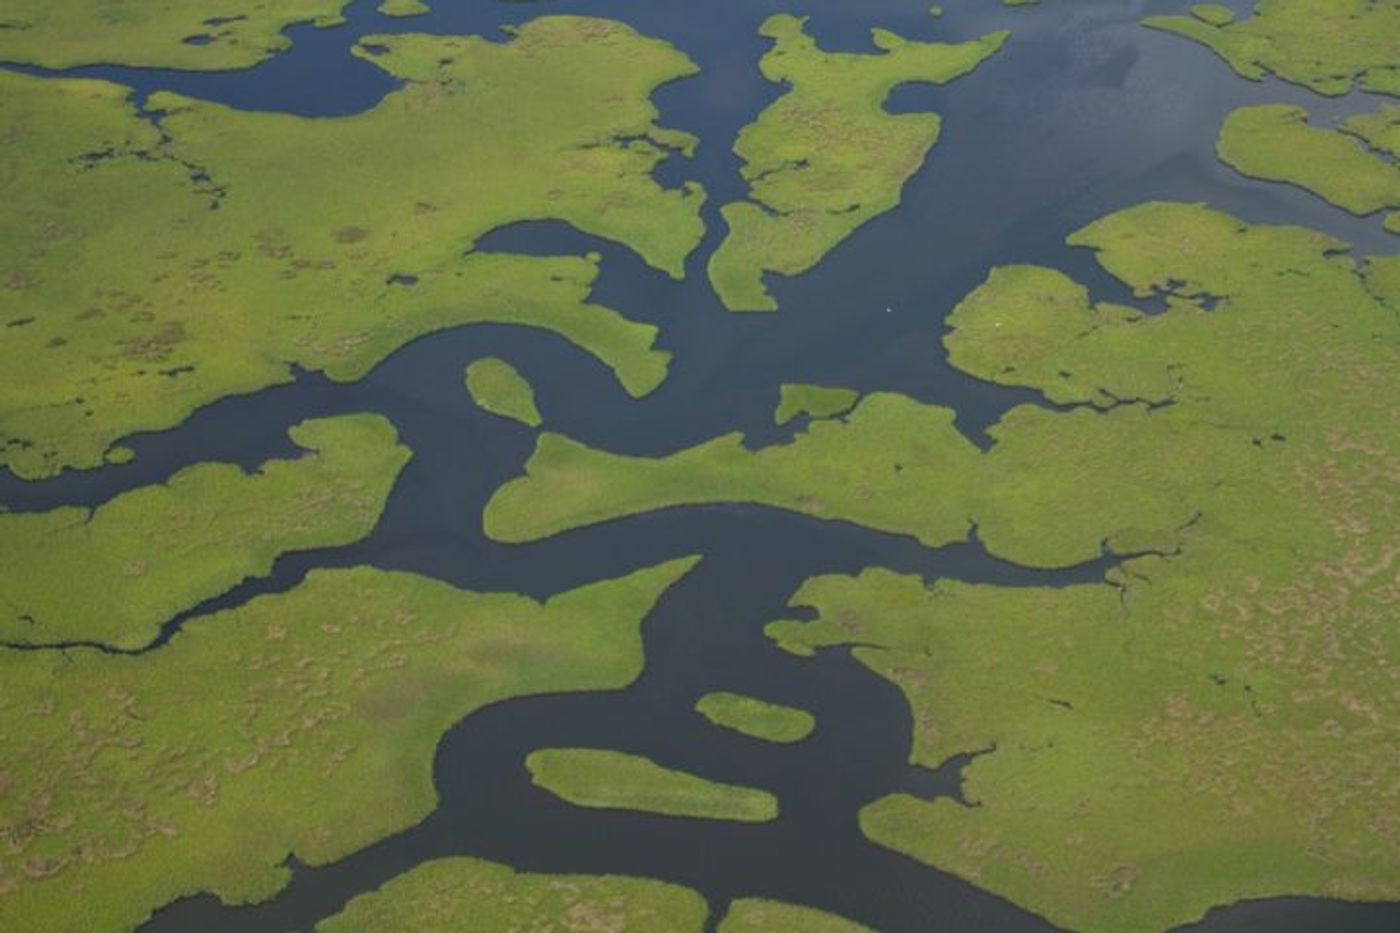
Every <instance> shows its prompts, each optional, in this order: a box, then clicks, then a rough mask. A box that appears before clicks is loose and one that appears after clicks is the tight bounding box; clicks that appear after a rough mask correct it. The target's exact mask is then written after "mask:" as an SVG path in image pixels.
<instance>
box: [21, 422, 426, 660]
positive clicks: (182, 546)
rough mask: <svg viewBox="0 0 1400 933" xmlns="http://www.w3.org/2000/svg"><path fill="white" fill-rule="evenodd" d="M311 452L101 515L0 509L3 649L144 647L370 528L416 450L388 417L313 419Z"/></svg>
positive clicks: (303, 433) (200, 475) (185, 485)
mask: <svg viewBox="0 0 1400 933" xmlns="http://www.w3.org/2000/svg"><path fill="white" fill-rule="evenodd" d="M290 433H291V437H292V440H294V441H296V443H297V444H298V445H299V446H301V447H303V448H305V450H306V451H307V453H306V454H305V455H304V456H302V457H300V458H298V459H295V460H271V461H268V462H267V463H264V464H263V465H262V466H261V467H259V468H258V470H257V471H255V472H253V473H244V472H243V471H242V470H241V469H239V468H238V467H237V466H234V465H233V464H229V463H204V464H199V465H196V466H193V467H189V468H187V469H185V470H182V471H181V472H179V473H177V474H175V475H174V476H173V477H171V478H170V480H169V481H168V482H167V483H165V484H163V485H159V486H147V487H144V488H141V489H135V490H132V491H131V492H127V493H123V494H121V495H119V496H117V497H116V498H114V499H112V500H110V501H108V502H106V503H105V504H103V505H101V506H99V507H98V508H96V509H91V510H89V509H82V508H76V507H69V508H60V509H55V510H53V511H51V512H42V513H33V514H12V515H7V514H4V513H0V642H8V643H11V644H14V643H23V644H28V645H52V644H61V643H67V642H95V643H98V644H103V645H107V646H110V647H114V648H124V649H131V648H139V647H141V646H143V645H146V644H148V643H149V642H150V641H151V640H153V639H154V638H155V637H156V635H157V633H158V632H159V630H160V626H161V624H162V623H163V622H165V621H167V620H168V619H170V618H171V617H172V616H174V615H175V614H176V613H178V612H180V611H182V610H185V609H190V608H193V607H194V606H195V605H197V604H198V603H199V602H200V601H201V600H204V599H208V598H210V597H213V596H217V595H219V594H220V593H222V592H224V591H225V590H227V589H229V588H231V587H232V586H234V585H235V584H237V583H239V582H240V581H242V580H244V579H246V578H248V577H253V576H262V575H264V574H266V573H268V572H269V571H270V570H271V569H272V564H273V562H274V561H275V560H276V559H277V557H278V556H280V555H282V554H285V553H287V552H289V551H303V550H309V549H311V548H324V547H335V546H338V545H345V544H350V543H351V542H353V541H358V540H360V539H361V538H363V537H365V536H366V535H368V534H369V533H370V531H372V530H373V528H374V526H375V523H376V522H377V521H378V520H379V516H380V514H381V513H382V512H383V510H384V503H385V501H386V500H387V499H388V497H389V490H390V489H391V488H392V487H393V484H394V480H395V478H396V477H397V476H398V474H399V471H400V470H401V469H402V468H403V466H404V464H405V463H407V462H408V458H409V451H408V448H406V447H404V446H402V445H400V444H398V443H397V437H396V434H395V432H394V429H393V427H392V426H391V425H390V424H389V422H388V421H386V420H385V419H384V418H382V417H380V416H379V415H345V416H341V417H337V418H325V419H320V420H315V421H305V422H302V423H301V424H299V425H297V426H296V427H294V428H292V430H291V432H290Z"/></svg>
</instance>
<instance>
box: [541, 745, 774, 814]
mask: <svg viewBox="0 0 1400 933" xmlns="http://www.w3.org/2000/svg"><path fill="white" fill-rule="evenodd" d="M525 767H526V768H527V769H528V770H529V772H530V779H531V780H533V781H534V782H535V784H536V785H538V786H539V787H542V788H544V789H545V790H547V791H549V792H550V793H551V794H554V795H555V796H556V797H558V798H560V799H561V800H565V801H567V802H569V803H571V804H573V805H574V806H576V807H596V808H600V809H607V810H639V811H642V812H644V813H657V814H660V815H662V816H683V817H689V818H692V819H701V820H734V821H737V822H741V823H766V822H768V821H769V820H775V819H777V818H778V799H777V798H776V797H774V796H773V795H772V794H770V793H768V792H767V791H764V790H758V789H756V788H752V787H741V786H739V785H737V784H721V783H719V782H718V781H711V780H708V779H706V778H702V777H700V776H698V775H695V774H690V773H688V772H686V771H677V770H675V769H673V768H663V767H662V766H661V765H659V764H657V763H656V762H654V761H652V760H651V759H650V758H643V757H642V756H641V755H630V754H627V753H626V752H618V751H612V750H610V749H603V748H542V749H540V750H538V751H534V752H531V753H530V754H529V755H527V756H526V758H525Z"/></svg>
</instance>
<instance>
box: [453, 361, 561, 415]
mask: <svg viewBox="0 0 1400 933" xmlns="http://www.w3.org/2000/svg"><path fill="white" fill-rule="evenodd" d="M466 381H467V392H468V393H470V394H471V397H472V401H474V402H476V404H477V405H478V406H480V407H481V408H482V409H483V410H485V411H489V412H491V413H492V414H493V415H500V416H501V417H503V418H510V419H511V420H512V421H519V422H520V423H521V424H524V425H528V426H530V427H532V428H537V427H539V426H540V422H541V421H542V420H543V419H541V418H540V410H539V408H537V407H536V406H535V390H534V389H533V388H531V387H530V383H528V382H526V381H525V377H523V376H521V375H520V373H518V372H516V370H515V367H514V366H512V365H510V364H509V363H507V362H506V361H505V360H501V359H496V358H495V357H488V358H486V359H481V360H477V361H476V362H474V363H472V364H471V365H470V366H468V367H467V379H466Z"/></svg>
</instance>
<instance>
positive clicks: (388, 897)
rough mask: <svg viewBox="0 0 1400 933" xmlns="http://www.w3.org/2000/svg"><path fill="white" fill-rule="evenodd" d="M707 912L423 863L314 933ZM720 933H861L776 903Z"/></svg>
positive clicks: (533, 926)
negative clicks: (790, 932) (785, 932)
mask: <svg viewBox="0 0 1400 933" xmlns="http://www.w3.org/2000/svg"><path fill="white" fill-rule="evenodd" d="M708 915H709V907H708V905H707V904H706V903H705V900H704V898H702V897H701V896H700V895H699V894H697V893H696V892H694V891H692V890H691V889H689V888H684V887H681V886H679V885H675V884H668V883H666V882H662V881H653V880H651V879H649V878H628V877H623V876H619V875H548V874H537V873H534V872H523V871H515V870H513V869H511V868H508V867H506V866H505V865H499V864H496V863H494V862H487V861H483V860H481V859H474V858H445V859H438V860H436V861H431V862H425V863H424V864H422V865H419V866H418V867H417V868H414V869H412V870H410V871H408V872H406V873H404V874H402V875H400V876H399V877H397V878H395V879H394V880H392V881H390V882H389V883H388V884H385V885H384V886H383V887H381V888H379V889H378V890H377V891H372V892H370V893H368V894H361V895H360V896H358V897H356V898H354V899H353V900H351V901H350V903H349V904H347V905H346V906H345V909H344V910H342V911H341V912H340V913H339V914H336V915H335V916H333V917H330V918H329V919H326V920H323V921H321V922H320V923H319V924H317V925H316V931H317V933H400V931H404V930H425V931H433V933H448V931H452V930H462V931H471V933H519V931H523V930H528V931H530V933H587V931H599V933H604V931H605V933H654V931H658V930H665V931H667V933H700V931H701V930H704V929H705V921H706V919H707V917H708ZM718 929H719V931H720V933H784V931H789V930H790V931H794V933H868V929H867V928H866V927H863V926H861V925H860V924H858V923H853V922H851V921H849V920H845V919H843V918H841V917H837V916H835V915H833V914H828V913H823V912H822V911H819V910H813V909H812V908H810V907H797V906H794V905H792V904H783V903H780V902H778V901H765V900H758V899H756V898H742V899H740V900H736V901H734V902H733V903H731V904H730V906H729V910H728V912H727V913H726V914H725V916H724V919H723V920H721V921H720V923H719V927H718Z"/></svg>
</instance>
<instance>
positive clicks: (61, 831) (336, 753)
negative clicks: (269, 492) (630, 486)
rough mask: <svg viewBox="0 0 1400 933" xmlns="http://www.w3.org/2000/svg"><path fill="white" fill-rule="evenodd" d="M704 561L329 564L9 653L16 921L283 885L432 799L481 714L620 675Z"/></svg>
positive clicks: (4, 813) (627, 673)
mask: <svg viewBox="0 0 1400 933" xmlns="http://www.w3.org/2000/svg"><path fill="white" fill-rule="evenodd" d="M694 564H695V561H694V560H693V559H690V560H677V561H671V562H668V563H665V564H661V565H658V566H656V567H652V568H650V569H647V570H641V571H637V572H636V573H633V574H631V575H630V576H627V577H624V578H621V579H618V580H611V581H604V582H601V583H595V584H592V585H589V586H584V587H581V588H578V589H575V590H571V591H569V592H566V593H561V594H559V595H557V596H555V597H553V598H551V599H549V600H548V601H546V602H543V603H540V602H537V601H535V600H532V599H529V598H527V597H523V596H516V595H513V594H481V593H472V592H467V591H464V590H460V589H457V588H455V587H452V586H449V585H447V584H445V583H441V582H438V581H436V580H432V579H429V578H426V577H422V576H418V575H416V574H409V573H396V572H390V571H383V570H375V569H373V568H369V567H355V568H349V569H342V570H316V571H313V572H312V573H311V574H310V575H309V576H308V577H307V578H306V581H305V582H304V583H302V584H301V585H299V586H297V587H296V588H294V589H292V590H291V591H289V592H287V593H284V594H278V595H269V596H262V597H259V598H256V599H254V600H252V601H251V602H248V603H247V604H245V605H243V606H241V607H238V608H235V609H230V610H227V611H224V612H220V613H215V614H212V615H209V616H204V617H201V618H198V619H193V620H191V621H189V622H187V623H186V624H185V626H184V628H182V629H181V631H180V632H179V634H177V635H176V636H175V637H174V638H173V639H171V641H170V642H169V643H168V644H166V645H164V646H163V647H161V648H159V649H157V650H154V651H150V652H147V653H144V654H137V655H129V656H116V657H114V656H111V655H106V654H103V653H101V652H98V651H94V650H75V651H70V652H64V653H59V652H55V651H40V652H15V651H6V652H0V675H3V679H4V682H5V685H6V687H5V691H4V695H3V697H2V698H0V711H3V713H4V718H5V721H6V722H7V723H9V725H8V726H7V727H6V730H5V744H4V746H3V752H0V773H3V775H4V778H5V794H4V795H3V797H0V827H3V833H4V839H5V841H6V845H5V846H4V848H3V850H0V893H2V895H3V896H0V927H4V928H5V929H9V930H21V929H34V930H40V929H44V930H68V929H90V930H108V929H113V930H115V929H130V928H132V927H134V926H136V925H137V924H139V923H140V922H141V921H142V920H144V919H146V918H147V917H148V916H149V915H150V914H151V912H153V911H154V910H156V909H157V908H159V907H161V906H162V905H164V904H167V903H169V902H170V901H171V900H173V899H175V898H178V897H181V896H184V895H187V894H192V893H195V892H198V891H211V892H214V893H215V894H217V895H218V896H219V897H221V898H222V899H224V900H225V901H227V902H229V903H240V902H245V901H249V900H259V899H264V898H267V897H270V896H271V895H272V894H274V893H275V892H276V891H277V890H278V889H279V888H281V887H282V886H283V885H285V884H286V883H287V881H288V879H289V877H290V872H289V870H288V868H287V866H286V864H285V861H286V857H287V853H288V852H295V853H297V857H298V858H299V859H301V860H302V861H303V862H306V863H309V864H313V865H314V864H324V863H326V862H330V861H334V860H335V859H338V858H342V857H344V856H346V855H348V854H350V853H351V852H353V851H355V850H356V849H360V848H362V847H364V846H366V845H368V844H370V843H372V842H374V841H375V840H377V839H380V838H382V837H384V836H388V835H391V834H392V833H394V832H397V831H398V830H401V829H403V828H405V827H407V826H410V825H412V824H413V823H415V822H417V821H418V820H420V819H422V818H423V817H424V816H426V815H427V814H428V813H429V812H430V811H431V810H432V808H433V806H434V802H435V797H436V795H435V792H434V788H433V782H432V768H431V765H432V756H433V749H434V748H435V746H436V745H437V743H438V740H439V739H440V738H441V737H442V734H443V733H444V732H445V731H447V729H449V728H450V727H451V726H452V725H453V724H454V723H456V722H457V721H458V720H460V719H461V718H462V717H463V716H466V715H468V714H469V713H471V712H472V711H473V710H476V709H480V708H481V707H483V706H485V705H487V704H489V703H494V702H499V701H501V700H504V699H507V698H510V697H519V696H527V695H530V694H535V693H545V692H552V693H557V692H561V691H584V690H607V689H618V688H621V687H624V686H626V685H627V684H628V683H630V682H631V681H632V680H633V679H635V678H636V677H637V675H638V674H640V673H641V670H642V643H641V637H640V634H639V628H640V625H641V621H642V618H643V617H644V616H645V615H646V614H647V612H648V611H649V610H650V609H651V607H652V606H653V605H654V604H655V602H656V600H657V599H658V598H659V597H660V596H661V594H662V593H663V592H664V591H665V590H666V589H667V588H668V587H670V586H671V585H672V584H673V583H675V582H676V580H678V579H679V578H680V577H681V576H683V575H684V574H685V573H686V572H687V571H688V570H689V569H690V568H691V567H693V566H694Z"/></svg>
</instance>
